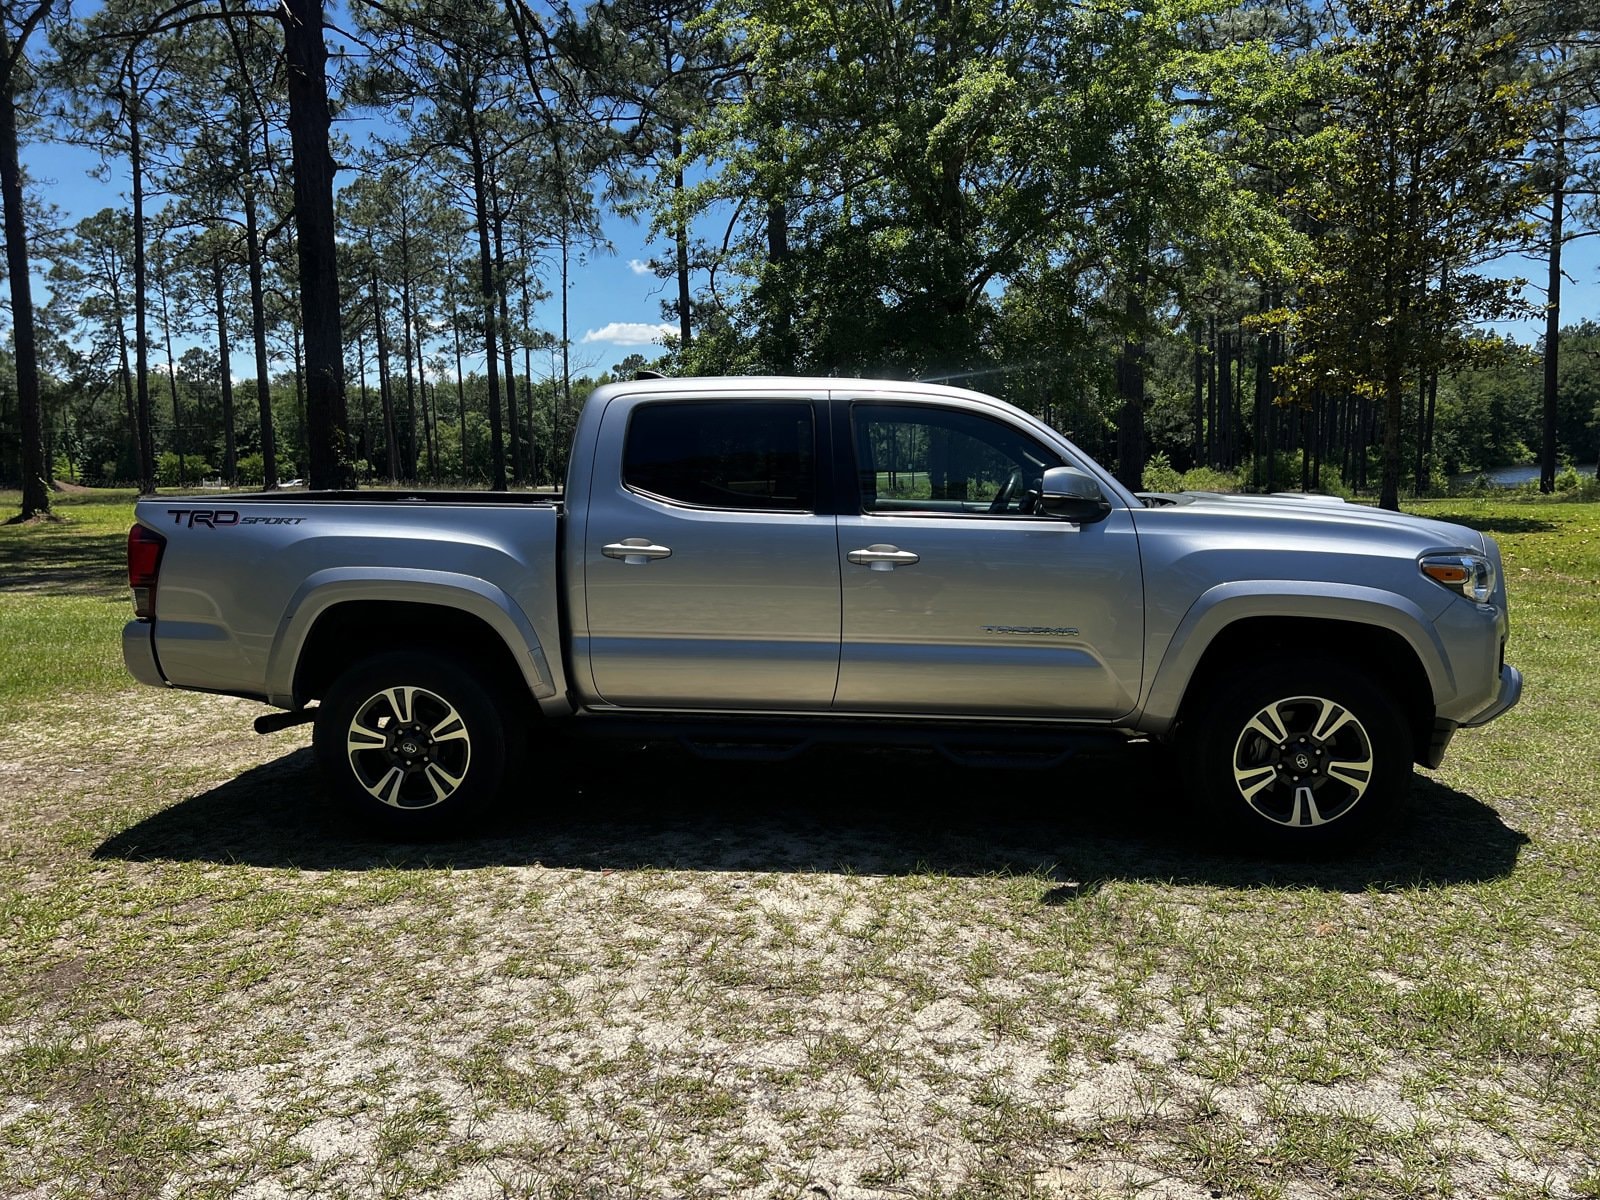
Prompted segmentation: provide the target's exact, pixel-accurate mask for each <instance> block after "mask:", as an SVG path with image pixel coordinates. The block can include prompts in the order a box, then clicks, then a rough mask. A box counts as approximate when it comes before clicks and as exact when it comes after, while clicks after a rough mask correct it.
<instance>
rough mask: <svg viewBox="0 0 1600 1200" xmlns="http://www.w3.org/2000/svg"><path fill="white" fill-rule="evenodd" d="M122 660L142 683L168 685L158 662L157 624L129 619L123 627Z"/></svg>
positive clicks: (129, 671)
mask: <svg viewBox="0 0 1600 1200" xmlns="http://www.w3.org/2000/svg"><path fill="white" fill-rule="evenodd" d="M122 661H123V663H124V665H126V666H127V668H128V674H129V675H132V676H133V677H134V678H135V679H137V680H138V681H139V682H140V683H148V684H150V685H151V686H152V687H166V686H167V681H166V679H165V677H163V676H162V674H161V666H160V664H159V663H157V662H156V646H155V626H154V625H153V624H152V623H151V622H149V621H129V622H128V623H127V624H126V625H124V626H123V627H122Z"/></svg>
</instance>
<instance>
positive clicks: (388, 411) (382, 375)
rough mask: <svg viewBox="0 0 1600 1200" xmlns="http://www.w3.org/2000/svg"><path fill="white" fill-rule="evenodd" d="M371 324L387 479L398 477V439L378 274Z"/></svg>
mask: <svg viewBox="0 0 1600 1200" xmlns="http://www.w3.org/2000/svg"><path fill="white" fill-rule="evenodd" d="M372 324H373V328H374V329H375V330H376V336H377V341H378V406H379V407H380V408H382V409H383V448H384V453H385V454H386V455H387V456H388V461H387V463H386V464H385V465H386V467H387V471H388V477H389V479H390V480H391V481H392V480H396V479H399V478H400V439H399V436H398V434H397V433H396V432H395V427H394V393H393V391H391V390H390V387H389V343H388V339H387V338H386V337H385V336H384V329H383V301H382V300H381V298H380V293H379V291H378V274H377V272H376V271H374V272H373V274H372Z"/></svg>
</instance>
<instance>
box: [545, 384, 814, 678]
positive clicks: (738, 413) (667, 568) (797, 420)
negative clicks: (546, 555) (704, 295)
mask: <svg viewBox="0 0 1600 1200" xmlns="http://www.w3.org/2000/svg"><path fill="white" fill-rule="evenodd" d="M827 416H828V413H827V405H826V401H825V398H823V397H822V396H821V395H818V396H817V397H809V398H808V397H798V398H797V397H795V396H794V395H793V394H789V395H787V396H773V397H770V398H762V397H760V396H759V395H755V396H751V397H749V398H739V399H726V398H719V399H704V400H700V399H692V398H691V399H684V400H679V399H659V400H658V399H650V398H639V397H621V398H618V399H617V400H614V401H612V402H611V404H610V405H609V406H608V408H607V410H606V412H605V414H604V417H603V420H602V424H601V428H600V435H599V442H598V447H597V459H596V469H595V472H594V482H593V483H592V484H591V488H592V491H591V493H590V496H589V508H588V519H587V522H586V527H585V529H584V531H583V533H582V535H581V536H583V537H584V539H585V542H584V554H583V571H584V597H585V604H586V613H585V614H584V615H585V618H586V619H585V621H584V623H583V626H584V627H586V633H582V634H581V635H580V636H578V637H577V638H575V645H574V656H575V659H576V661H577V662H578V663H579V664H581V663H582V661H583V660H584V658H585V657H587V660H588V663H589V667H590V670H591V672H592V680H593V687H594V692H595V693H596V694H597V696H598V697H599V699H600V701H602V702H604V703H609V704H615V705H620V706H626V707H658V708H737V709H766V710H815V709H826V708H827V707H828V706H829V704H831V703H832V701H833V690H834V684H835V683H836V682H837V680H838V671H839V560H838V542H837V538H836V531H835V527H834V518H833V516H832V515H831V514H827V513H821V514H819V512H818V511H817V510H818V508H819V507H822V506H821V505H819V501H818V497H819V494H820V479H821V477H822V470H821V459H822V457H823V455H824V453H825V451H826V445H827V443H826V430H825V423H826V421H827ZM580 628H582V627H580Z"/></svg>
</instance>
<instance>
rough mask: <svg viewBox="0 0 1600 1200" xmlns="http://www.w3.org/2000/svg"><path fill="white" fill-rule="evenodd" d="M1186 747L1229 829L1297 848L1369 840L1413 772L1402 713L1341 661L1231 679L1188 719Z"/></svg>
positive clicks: (1195, 777)
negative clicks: (1197, 712)
mask: <svg viewBox="0 0 1600 1200" xmlns="http://www.w3.org/2000/svg"><path fill="white" fill-rule="evenodd" d="M1196 707H1197V708H1199V707H1200V706H1198V705H1197V706H1196ZM1179 748H1180V751H1181V752H1182V754H1183V757H1184V763H1185V767H1186V770H1187V774H1188V777H1189V780H1190V783H1191V786H1192V787H1193V788H1194V790H1195V791H1196V793H1197V799H1198V800H1199V801H1200V802H1201V804H1202V805H1203V807H1204V808H1205V809H1206V810H1207V813H1208V815H1209V816H1210V817H1211V818H1213V819H1214V820H1215V821H1216V822H1217V824H1218V825H1219V826H1221V827H1222V830H1223V831H1224V832H1225V833H1233V834H1237V835H1242V836H1243V837H1244V838H1245V839H1247V840H1249V841H1251V842H1253V843H1255V844H1257V845H1261V846H1265V847H1267V848H1269V849H1276V850H1286V851H1291V852H1295V851H1305V852H1317V851H1323V850H1329V849H1335V848H1339V847H1342V846H1345V845H1348V844H1350V843H1351V842H1353V841H1356V840H1360V839H1362V838H1364V837H1366V836H1369V835H1370V834H1371V833H1372V832H1373V830H1374V829H1375V828H1376V827H1377V826H1378V825H1379V824H1381V823H1382V822H1383V821H1384V820H1385V819H1386V818H1387V817H1388V816H1390V815H1391V814H1392V812H1393V810H1394V809H1395V807H1396V806H1397V805H1398V803H1399V801H1400V800H1401V798H1402V797H1403V796H1404V795H1405V792H1406V788H1407V786H1408V783H1409V780H1410V776H1411V753H1412V748H1411V735H1410V731H1409V728H1408V726H1407V724H1406V721H1405V718H1404V716H1403V714H1402V713H1401V711H1400V709H1399V707H1398V706H1397V705H1396V704H1395V702H1394V700H1393V699H1392V698H1391V697H1390V695H1389V694H1388V692H1386V691H1384V690H1383V689H1382V688H1380V687H1378V686H1377V685H1375V684H1374V683H1373V682H1371V681H1370V680H1368V679H1367V678H1366V677H1364V676H1362V675H1360V674H1358V673H1356V672H1354V671H1351V670H1349V669H1348V668H1346V667H1344V666H1342V665H1340V664H1338V663H1332V662H1327V663H1306V664H1302V665H1300V666H1297V667H1283V666H1276V665H1272V666H1260V667H1256V668H1254V669H1250V670H1246V671H1243V672H1241V673H1240V674H1238V675H1237V676H1233V677H1231V678H1229V679H1227V680H1226V681H1225V682H1224V683H1223V684H1222V685H1221V686H1220V688H1219V690H1218V692H1217V694H1216V695H1215V696H1214V697H1210V698H1208V699H1207V701H1206V702H1205V705H1204V707H1203V708H1201V709H1200V712H1199V714H1198V715H1197V716H1196V717H1195V718H1194V719H1193V720H1190V721H1187V722H1185V727H1184V729H1183V730H1182V732H1181V734H1180V746H1179Z"/></svg>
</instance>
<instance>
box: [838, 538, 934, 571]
mask: <svg viewBox="0 0 1600 1200" xmlns="http://www.w3.org/2000/svg"><path fill="white" fill-rule="evenodd" d="M845 557H846V558H847V559H849V560H850V561H851V562H853V563H855V564H856V566H858V567H868V568H870V569H871V570H874V571H892V570H894V569H895V568H896V567H909V566H911V565H912V564H914V563H919V562H921V561H922V556H921V555H920V554H913V553H911V551H909V550H902V549H900V548H899V547H898V546H885V545H882V544H879V545H875V546H868V547H867V548H866V549H865V550H852V551H850V553H849V554H847V555H845Z"/></svg>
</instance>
